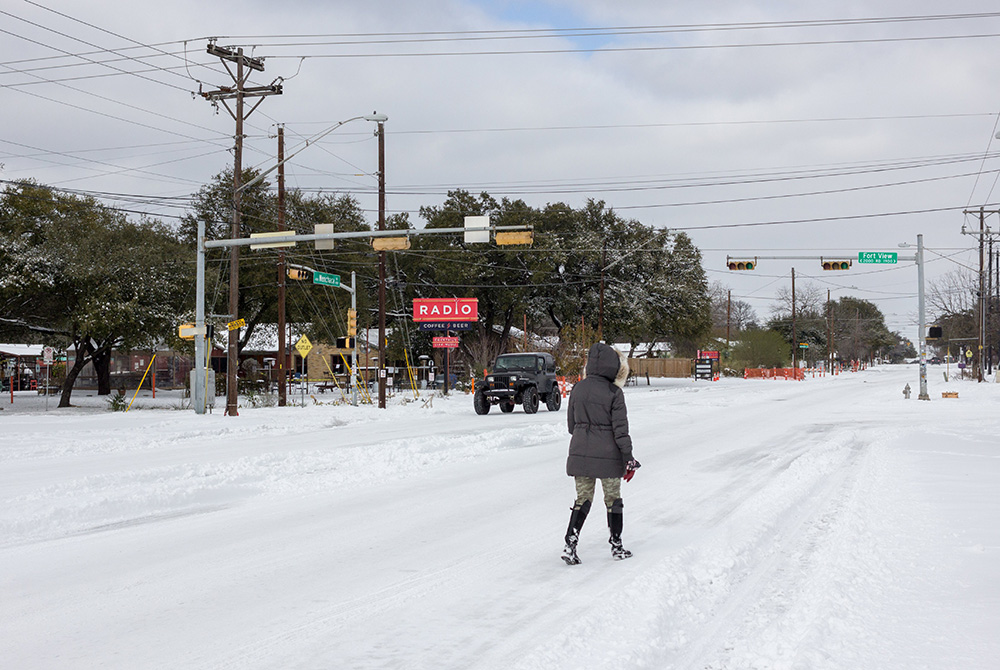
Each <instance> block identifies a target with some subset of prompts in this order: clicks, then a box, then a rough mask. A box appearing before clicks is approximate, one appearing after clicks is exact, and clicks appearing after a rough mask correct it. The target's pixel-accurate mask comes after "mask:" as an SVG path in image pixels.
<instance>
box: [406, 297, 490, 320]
mask: <svg viewBox="0 0 1000 670" xmlns="http://www.w3.org/2000/svg"><path fill="white" fill-rule="evenodd" d="M413 320H414V321H416V322H418V323H419V322H421V321H478V320H479V299H478V298H414V299H413Z"/></svg>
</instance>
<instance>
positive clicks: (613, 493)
mask: <svg viewBox="0 0 1000 670" xmlns="http://www.w3.org/2000/svg"><path fill="white" fill-rule="evenodd" d="M574 479H575V480H576V505H577V506H580V505H583V503H585V502H586V501H588V500H591V501H592V500H593V499H594V493H595V491H596V489H597V479H595V478H594V477H574ZM601 491H602V492H603V493H604V506H605V507H607V508H608V509H609V510H614V511H616V512H619V513H620V512H621V511H622V480H621V477H608V478H607V479H602V480H601Z"/></svg>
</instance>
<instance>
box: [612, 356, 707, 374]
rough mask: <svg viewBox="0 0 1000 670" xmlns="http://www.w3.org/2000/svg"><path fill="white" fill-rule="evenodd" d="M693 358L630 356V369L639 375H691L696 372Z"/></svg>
mask: <svg viewBox="0 0 1000 670" xmlns="http://www.w3.org/2000/svg"><path fill="white" fill-rule="evenodd" d="M693 366H694V359H691V358H630V359H628V368H629V371H630V372H631V373H632V374H633V375H635V376H637V377H646V376H649V377H690V376H691V375H692V374H694V367H693Z"/></svg>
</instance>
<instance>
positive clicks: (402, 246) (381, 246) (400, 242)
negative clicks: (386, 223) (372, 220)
mask: <svg viewBox="0 0 1000 670" xmlns="http://www.w3.org/2000/svg"><path fill="white" fill-rule="evenodd" d="M409 248H410V238H409V237H405V236H401V237H373V238H372V249H374V250H375V251H403V250H406V249H409Z"/></svg>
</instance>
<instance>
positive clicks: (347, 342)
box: [337, 337, 354, 349]
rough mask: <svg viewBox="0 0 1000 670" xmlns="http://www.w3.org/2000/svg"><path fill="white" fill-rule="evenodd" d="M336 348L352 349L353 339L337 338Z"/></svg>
mask: <svg viewBox="0 0 1000 670" xmlns="http://www.w3.org/2000/svg"><path fill="white" fill-rule="evenodd" d="M337 348H338V349H353V348H354V338H353V337H338V338H337Z"/></svg>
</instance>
